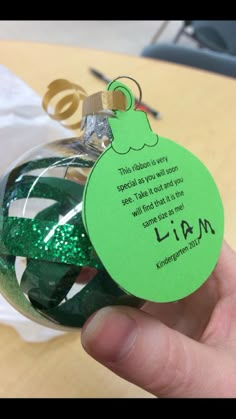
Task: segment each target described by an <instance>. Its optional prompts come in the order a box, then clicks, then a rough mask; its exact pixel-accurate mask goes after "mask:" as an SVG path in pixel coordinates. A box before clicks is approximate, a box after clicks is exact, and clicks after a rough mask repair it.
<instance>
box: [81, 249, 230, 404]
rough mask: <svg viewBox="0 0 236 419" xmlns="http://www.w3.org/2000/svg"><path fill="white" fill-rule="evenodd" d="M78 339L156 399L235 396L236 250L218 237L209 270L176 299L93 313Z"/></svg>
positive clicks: (89, 350)
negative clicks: (203, 279) (217, 249)
mask: <svg viewBox="0 0 236 419" xmlns="http://www.w3.org/2000/svg"><path fill="white" fill-rule="evenodd" d="M81 339H82V345H83V347H84V348H85V350H86V351H87V352H88V353H89V354H90V355H91V356H92V357H93V358H95V359H96V360H97V361H99V362H100V363H102V364H103V365H104V366H106V367H107V368H109V369H110V370H111V371H113V372H114V373H115V374H117V375H119V376H120V377H122V378H124V379H126V380H127V381H130V382H132V383H134V384H136V385H137V386H139V387H141V388H143V389H145V390H147V391H149V392H150V393H152V394H154V395H156V396H158V397H169V398H177V397H181V398H183V397H184V398H188V397H192V398H213V397H217V398H229V397H236V253H235V252H234V251H233V250H232V249H231V248H230V246H229V245H228V244H227V243H226V242H224V243H223V246H222V250H221V255H220V258H219V260H218V263H217V266H216V268H215V270H214V272H213V273H212V275H211V276H210V277H209V278H208V280H207V281H206V282H205V283H204V285H203V286H202V287H201V288H199V289H198V290H197V291H196V292H194V293H193V294H191V295H190V296H188V297H186V298H184V299H182V300H180V301H178V302H174V303H166V304H154V303H146V304H145V305H144V306H143V308H142V310H138V309H135V308H131V307H123V306H120V307H105V308H103V309H101V310H99V311H97V312H96V313H95V314H93V315H92V316H91V317H90V318H89V319H88V320H87V322H86V323H85V325H84V327H83V329H82V334H81Z"/></svg>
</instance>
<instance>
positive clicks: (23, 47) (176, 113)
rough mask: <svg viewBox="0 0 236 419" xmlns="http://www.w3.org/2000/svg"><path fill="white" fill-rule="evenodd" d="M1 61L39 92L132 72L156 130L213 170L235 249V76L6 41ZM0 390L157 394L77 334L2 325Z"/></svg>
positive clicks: (5, 393) (98, 85) (92, 86)
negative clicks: (32, 338)
mask: <svg viewBox="0 0 236 419" xmlns="http://www.w3.org/2000/svg"><path fill="white" fill-rule="evenodd" d="M0 63H1V64H3V65H5V66H6V67H8V68H9V69H10V70H11V71H13V72H14V73H15V74H16V75H17V76H19V77H20V78H22V79H23V80H24V81H25V82H27V83H28V84H29V85H30V86H31V87H32V88H33V89H34V90H35V91H36V92H38V93H39V94H40V95H43V94H44V93H45V89H46V87H47V85H48V84H49V83H50V82H51V81H52V80H54V79H56V78H66V79H69V80H71V81H74V82H77V83H78V84H80V85H82V86H83V87H84V88H85V89H86V90H87V92H88V93H89V94H91V93H94V92H96V91H99V90H103V89H104V84H103V82H101V81H98V80H97V79H96V78H94V77H93V76H92V75H91V74H90V73H89V70H88V68H89V67H90V66H93V67H95V68H97V69H99V70H100V71H102V72H104V73H105V74H106V75H107V76H108V77H110V78H115V77H117V76H119V75H129V76H131V77H134V78H135V79H136V80H137V81H138V82H139V83H140V85H141V87H142V91H143V100H144V101H146V102H147V103H148V104H149V105H151V106H152V107H154V108H156V109H158V110H160V112H161V113H162V115H163V118H162V119H161V120H160V121H158V120H155V119H154V118H152V117H151V116H150V117H149V120H150V124H151V127H152V129H153V130H154V131H155V132H157V133H158V134H160V135H163V136H166V137H167V138H171V139H173V140H175V141H176V142H178V143H180V144H182V145H184V146H185V147H186V148H188V149H189V150H190V151H192V152H193V153H195V154H196V155H197V156H198V157H199V158H200V159H201V160H202V161H203V162H204V163H205V164H206V165H207V167H208V168H209V170H210V171H211V173H212V174H213V176H214V178H215V180H216V182H217V184H218V187H219V190H220V193H221V196H222V199H223V202H224V207H225V237H226V239H227V240H228V242H229V243H230V244H231V245H232V246H233V247H234V248H235V249H236V216H235V213H236V165H235V157H236V80H234V79H231V78H227V77H223V76H219V75H216V74H213V73H208V72H203V71H200V70H194V69H191V68H189V67H184V66H178V65H175V64H169V63H164V62H163V61H157V60H155V61H154V60H149V59H144V58H138V57H131V56H127V55H120V54H113V53H108V52H102V51H98V50H88V49H82V48H74V47H65V46H59V45H58V46H57V45H46V44H45V45H44V44H35V43H21V42H0ZM0 345H1V357H0V396H1V397H67V398H69V397H96V398H101V397H119V398H121V397H151V396H150V395H149V394H148V393H145V392H144V391H142V390H140V389H138V388H137V387H135V386H133V385H131V384H129V383H127V382H125V381H123V380H122V379H120V378H118V377H116V376H115V375H114V374H112V373H111V372H110V371H108V370H106V369H105V368H104V367H102V366H101V365H99V364H98V363H96V362H95V361H94V360H92V359H91V358H89V357H88V355H87V354H86V353H85V352H84V351H83V349H82V347H81V344H80V336H79V333H69V334H67V335H65V336H62V337H58V338H56V339H54V340H52V341H50V342H48V343H40V344H29V343H25V342H23V341H22V340H21V339H20V338H19V337H18V335H17V334H16V332H15V331H14V330H12V329H11V328H8V327H4V326H1V327H0Z"/></svg>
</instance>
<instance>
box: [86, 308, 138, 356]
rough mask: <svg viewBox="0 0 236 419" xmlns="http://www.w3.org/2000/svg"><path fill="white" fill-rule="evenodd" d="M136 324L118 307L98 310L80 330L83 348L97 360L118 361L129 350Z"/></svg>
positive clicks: (134, 334)
mask: <svg viewBox="0 0 236 419" xmlns="http://www.w3.org/2000/svg"><path fill="white" fill-rule="evenodd" d="M136 336H137V324H136V322H135V320H134V319H132V318H131V317H130V316H129V315H128V314H126V313H125V311H122V310H121V309H120V308H113V307H105V308H102V309H101V310H99V311H98V312H97V313H96V314H95V316H92V317H91V320H89V321H88V323H86V325H85V327H84V328H83V330H82V336H81V338H82V345H83V347H84V349H85V350H86V351H87V352H88V353H89V354H90V355H92V356H93V357H94V358H96V359H98V360H99V361H104V362H118V361H120V360H121V359H122V358H124V357H125V356H127V355H128V353H129V352H130V351H131V349H132V347H133V345H134V342H135V339H136Z"/></svg>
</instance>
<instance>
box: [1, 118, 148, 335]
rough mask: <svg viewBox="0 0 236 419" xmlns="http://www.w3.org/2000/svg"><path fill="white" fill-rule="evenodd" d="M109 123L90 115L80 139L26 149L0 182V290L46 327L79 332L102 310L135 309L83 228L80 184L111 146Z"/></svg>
mask: <svg viewBox="0 0 236 419" xmlns="http://www.w3.org/2000/svg"><path fill="white" fill-rule="evenodd" d="M111 116H113V113H112V112H110V111H106V112H101V113H99V114H97V115H88V116H87V117H85V118H84V120H83V128H84V132H83V134H81V136H80V137H78V138H72V139H66V140H59V141H55V142H54V143H48V144H45V145H44V146H40V147H37V148H34V149H32V150H30V151H29V152H28V153H26V154H25V155H24V156H22V157H21V158H20V159H19V160H17V161H16V162H15V163H14V164H13V165H12V167H11V168H10V169H9V170H8V172H7V173H6V174H5V175H3V176H2V178H1V183H0V206H1V209H0V291H1V293H2V294H3V295H4V297H5V298H6V299H7V300H8V301H9V302H10V303H11V304H12V305H13V306H14V307H15V308H16V309H17V310H18V311H20V312H21V313H22V314H24V315H25V316H27V317H29V318H30V319H32V320H34V321H36V322H38V323H40V324H42V325H45V326H47V327H52V328H57V329H58V328H59V329H62V330H71V328H79V327H81V326H82V325H83V324H84V322H85V321H86V319H87V318H88V317H89V316H90V315H91V314H92V313H93V312H94V311H96V310H98V309H99V308H101V307H103V306H106V305H113V304H128V305H134V306H138V305H140V303H141V300H140V299H138V298H135V297H133V296H131V295H129V294H127V293H125V292H124V291H123V290H122V289H121V288H120V287H119V286H118V285H117V284H116V283H115V282H114V281H113V280H112V278H111V277H110V275H109V274H108V273H107V271H106V270H105V268H104V266H103V264H102V263H101V261H100V259H99V258H98V256H97V254H96V252H95V250H94V248H93V246H92V244H91V242H90V240H89V238H88V236H87V233H86V231H85V228H84V225H83V222H82V196H83V190H84V185H85V183H86V180H87V176H88V174H89V172H90V170H91V168H92V166H93V165H94V163H95V161H96V160H97V158H98V157H99V155H100V154H101V153H102V151H104V149H105V148H106V146H107V145H108V144H109V143H110V141H111V137H112V134H111V131H110V126H109V124H108V117H111ZM100 216H101V218H102V216H103V215H102V214H100Z"/></svg>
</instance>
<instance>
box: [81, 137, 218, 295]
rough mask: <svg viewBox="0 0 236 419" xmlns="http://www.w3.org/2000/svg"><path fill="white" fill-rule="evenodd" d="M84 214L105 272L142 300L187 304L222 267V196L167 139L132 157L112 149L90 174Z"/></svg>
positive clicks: (187, 154) (132, 153)
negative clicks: (219, 262) (184, 301)
mask: <svg viewBox="0 0 236 419" xmlns="http://www.w3.org/2000/svg"><path fill="white" fill-rule="evenodd" d="M83 211H84V220H85V224H86V227H87V231H88V234H89V236H90V239H91V241H92V243H93V245H94V247H95V250H96V252H97V253H98V256H99V257H100V258H101V260H102V262H103V264H104V266H105V268H106V269H107V271H108V272H109V274H110V275H111V277H112V278H113V279H114V281H116V282H117V283H118V284H119V285H120V286H121V287H122V288H123V289H125V290H126V291H127V292H128V293H131V294H133V295H135V296H137V297H140V298H144V299H147V300H150V301H156V302H168V301H174V300H178V299H180V298H183V297H185V296H187V295H188V294H190V293H192V292H193V291H195V290H196V289H197V288H199V287H200V286H201V285H202V284H203V282H204V281H205V280H206V279H207V278H208V276H209V275H210V274H211V272H212V271H213V269H214V267H215V265H216V263H217V260H218V257H219V254H220V250H221V245H222V240H223V223H224V222H223V218H224V216H223V206H222V202H221V199H220V195H219V192H218V189H217V187H216V185H215V182H214V180H213V178H212V176H211V175H210V173H209V172H208V170H207V168H206V167H205V166H204V165H203V164H202V163H201V161H200V160H199V159H198V158H196V157H195V156H194V155H193V154H192V153H190V152H189V151H187V150H186V149H185V148H183V147H181V146H179V145H178V144H176V143H174V142H173V141H170V140H168V139H165V138H161V137H159V141H158V142H157V144H156V145H155V146H153V147H149V146H144V147H143V148H142V149H141V150H139V151H137V150H133V149H130V150H129V152H127V153H126V154H119V153H117V152H116V151H114V149H113V148H112V147H111V146H110V147H109V148H108V149H107V150H106V151H105V152H104V153H103V154H102V155H101V157H100V158H99V159H98V161H97V163H96V164H95V166H94V168H93V170H92V171H91V174H90V176H89V179H88V182H87V186H86V189H85V195H84V208H83Z"/></svg>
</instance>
